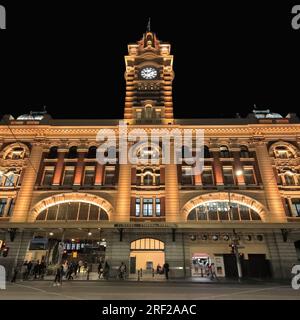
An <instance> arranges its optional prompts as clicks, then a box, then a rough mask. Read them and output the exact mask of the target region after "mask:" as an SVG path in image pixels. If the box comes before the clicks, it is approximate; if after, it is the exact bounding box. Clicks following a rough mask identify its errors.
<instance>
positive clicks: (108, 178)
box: [104, 166, 116, 185]
mask: <svg viewBox="0 0 300 320" xmlns="http://www.w3.org/2000/svg"><path fill="white" fill-rule="evenodd" d="M115 171H116V170H115V167H112V166H107V167H105V175H104V184H106V185H114V184H115Z"/></svg>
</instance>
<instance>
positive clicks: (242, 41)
mask: <svg viewBox="0 0 300 320" xmlns="http://www.w3.org/2000/svg"><path fill="white" fill-rule="evenodd" d="M40 2H42V4H40ZM62 2H63V3H64V4H62ZM224 2H226V3H224ZM262 2H263V3H262ZM280 2H282V4H274V3H272V2H271V1H270V2H268V1H259V2H257V3H256V4H255V3H253V1H251V2H249V3H246V2H243V3H241V1H237V2H234V3H232V2H230V4H229V3H228V1H223V2H220V3H217V2H212V1H210V3H211V4H209V2H205V1H203V3H202V1H201V2H198V1H195V2H180V3H178V4H176V5H175V4H174V2H172V3H167V2H162V1H160V2H155V1H153V2H151V1H148V2H145V3H144V5H141V3H143V2H141V1H140V2H137V3H135V2H128V3H126V4H123V5H122V6H120V5H118V3H117V2H111V3H110V5H108V2H105V1H104V2H103V3H104V4H105V6H101V5H99V3H101V2H100V1H93V2H92V1H86V2H81V4H79V3H78V4H74V1H59V2H58V1H57V2H56V1H51V2H50V1H26V2H25V3H24V4H18V5H12V4H11V3H7V4H6V7H7V30H6V31H0V45H1V47H0V59H1V64H2V66H1V76H0V85H1V86H0V117H1V116H2V115H3V114H6V113H10V114H12V115H14V116H17V115H19V114H23V113H26V112H29V111H30V110H39V109H42V107H43V106H44V105H46V106H47V110H48V112H49V113H50V114H51V115H52V116H53V117H54V118H122V116H123V105H124V93H125V86H124V84H125V82H124V55H125V54H126V51H127V44H128V43H130V42H135V41H137V40H139V39H140V38H141V36H142V34H143V32H144V31H145V28H146V25H147V19H148V16H151V19H152V29H153V31H155V32H156V33H157V35H158V37H159V39H161V40H163V41H168V42H170V43H171V45H172V53H173V54H174V69H175V80H174V112H175V117H176V118H191V117H230V116H233V115H235V114H236V113H240V114H242V115H246V114H247V113H248V112H250V111H251V110H252V109H253V105H254V104H256V105H257V106H259V107H261V108H270V109H271V110H272V111H274V112H279V113H282V114H283V115H286V114H287V113H288V112H297V111H298V110H300V108H299V105H300V98H299V87H300V86H299V69H300V65H299V52H300V50H299V43H300V41H299V40H300V30H299V31H295V30H293V29H292V28H291V19H292V14H291V8H292V3H290V4H288V3H287V2H286V1H280ZM93 3H95V4H93ZM96 3H97V4H98V5H96ZM190 3H200V5H199V4H198V5H197V6H196V5H191V4H190ZM0 4H4V1H1V0H0ZM299 113H300V112H299Z"/></svg>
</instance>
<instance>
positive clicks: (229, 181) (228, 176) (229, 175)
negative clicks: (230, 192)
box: [223, 167, 235, 186]
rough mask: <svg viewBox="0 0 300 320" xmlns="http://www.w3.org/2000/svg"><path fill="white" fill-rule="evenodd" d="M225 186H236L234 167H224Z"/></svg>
mask: <svg viewBox="0 0 300 320" xmlns="http://www.w3.org/2000/svg"><path fill="white" fill-rule="evenodd" d="M223 177H224V185H225V186H226V185H234V184H235V182H234V177H233V170H232V167H223Z"/></svg>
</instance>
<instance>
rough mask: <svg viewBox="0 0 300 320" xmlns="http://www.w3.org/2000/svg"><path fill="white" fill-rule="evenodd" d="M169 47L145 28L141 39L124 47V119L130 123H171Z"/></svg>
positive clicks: (171, 77)
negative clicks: (126, 53)
mask: <svg viewBox="0 0 300 320" xmlns="http://www.w3.org/2000/svg"><path fill="white" fill-rule="evenodd" d="M170 51H171V46H170V44H168V43H162V42H161V41H159V40H158V39H157V37H156V34H155V33H153V32H151V31H150V24H149V25H148V28H147V31H146V33H144V35H143V38H142V39H141V40H140V41H138V42H137V43H136V44H129V45H128V55H127V56H125V64H126V71H125V80H126V97H125V114H124V118H125V120H126V121H127V122H128V123H130V124H139V123H140V124H169V123H173V101H172V81H173V79H174V71H173V56H172V55H170Z"/></svg>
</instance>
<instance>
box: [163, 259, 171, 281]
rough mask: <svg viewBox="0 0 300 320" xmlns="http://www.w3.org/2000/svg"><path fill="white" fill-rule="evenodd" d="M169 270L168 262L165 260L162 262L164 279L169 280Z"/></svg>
mask: <svg viewBox="0 0 300 320" xmlns="http://www.w3.org/2000/svg"><path fill="white" fill-rule="evenodd" d="M169 271H170V266H169V264H168V263H167V262H166V263H165V264H164V273H165V276H166V279H167V280H169Z"/></svg>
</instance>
